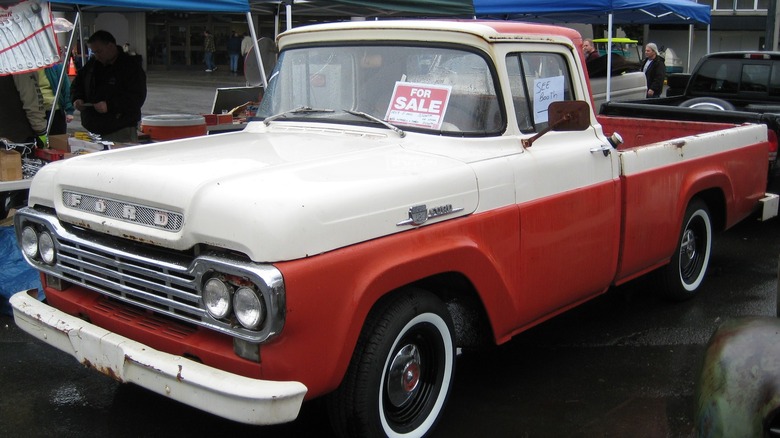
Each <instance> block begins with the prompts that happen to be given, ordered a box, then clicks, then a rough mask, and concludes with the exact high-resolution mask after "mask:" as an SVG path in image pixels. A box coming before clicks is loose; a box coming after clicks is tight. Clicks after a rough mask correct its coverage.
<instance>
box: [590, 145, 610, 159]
mask: <svg viewBox="0 0 780 438" xmlns="http://www.w3.org/2000/svg"><path fill="white" fill-rule="evenodd" d="M596 152H601V153H602V154H604V156H605V157H607V156H609V154H611V153H612V148H611V147H609V146H607V145H602V146H601V147H597V148H591V149H590V153H591V154H595V153H596Z"/></svg>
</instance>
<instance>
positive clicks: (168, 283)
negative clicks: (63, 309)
mask: <svg viewBox="0 0 780 438" xmlns="http://www.w3.org/2000/svg"><path fill="white" fill-rule="evenodd" d="M14 225H15V227H16V230H17V238H19V237H20V233H21V230H22V229H23V228H24V227H27V226H33V227H34V228H37V229H39V230H43V229H45V230H48V231H49V232H50V233H51V235H52V237H54V240H55V248H56V259H55V260H56V261H55V263H54V265H47V264H45V263H43V262H42V261H40V260H38V259H30V258H29V257H27V255H25V260H27V261H28V262H29V263H30V264H32V265H33V266H35V267H36V268H37V269H39V270H41V271H42V272H45V273H46V274H49V275H53V276H55V277H58V278H62V279H65V280H67V281H68V282H70V283H73V284H77V285H81V286H83V287H85V288H87V289H90V290H93V291H96V292H99V293H101V294H103V295H106V296H109V297H112V298H115V299H117V300H119V301H121V302H124V303H128V304H132V305H134V306H136V307H140V308H142V309H147V310H151V311H153V312H156V313H158V314H160V315H165V316H171V317H174V318H176V319H179V320H182V321H185V322H188V323H192V324H195V325H199V326H203V327H208V328H210V329H212V330H216V331H218V332H222V333H225V334H228V335H230V336H234V337H236V338H239V339H243V340H246V341H249V342H253V343H261V342H264V341H266V340H268V339H269V338H271V337H273V336H276V335H277V334H279V332H280V331H281V329H282V327H284V321H285V301H286V300H285V289H284V280H283V279H282V276H281V273H280V272H279V271H278V270H277V269H276V268H275V267H273V266H271V265H267V264H257V263H252V262H250V261H249V260H246V259H243V258H240V257H238V256H236V255H228V254H223V253H219V254H217V253H204V254H200V255H198V256H194V255H187V254H185V253H180V252H173V251H166V250H162V249H160V248H157V247H153V246H150V245H144V244H139V243H136V242H132V241H128V240H124V239H119V238H115V237H111V236H106V235H103V234H100V233H96V232H94V231H91V230H88V229H84V228H80V227H73V226H67V225H64V224H62V223H60V222H59V220H58V219H57V217H56V216H55V215H54V214H52V213H49V212H45V211H41V210H36V209H33V208H29V207H25V208H22V209H21V210H19V211H18V212H17V213H16V214H15V215H14ZM214 273H219V274H224V275H233V276H236V277H239V278H245V279H248V280H249V281H250V282H252V283H253V284H254V285H255V287H257V288H258V290H259V292H260V293H261V294H262V295H263V298H264V301H265V303H266V305H267V309H268V319H267V322H266V324H265V325H264V326H263V327H261V328H260V329H259V330H248V329H246V328H244V327H242V326H240V325H238V324H236V323H233V322H231V321H222V320H216V319H214V318H212V317H211V316H210V315H209V314H208V313H207V312H206V310H205V309H204V308H203V307H202V303H201V298H200V287H199V286H200V284H201V283H202V282H203V281H204V278H206V277H208V276H209V275H212V274H214Z"/></svg>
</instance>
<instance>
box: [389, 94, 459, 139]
mask: <svg viewBox="0 0 780 438" xmlns="http://www.w3.org/2000/svg"><path fill="white" fill-rule="evenodd" d="M451 92H452V87H450V86H448V85H430V84H415V83H411V82H396V83H395V88H394V89H393V98H392V99H391V101H390V106H389V107H388V108H387V114H386V115H385V120H386V121H388V122H390V123H398V124H401V125H407V126H417V127H421V128H430V129H441V124H442V122H443V121H444V113H445V112H446V111H447V104H448V103H449V100H450V93H451Z"/></svg>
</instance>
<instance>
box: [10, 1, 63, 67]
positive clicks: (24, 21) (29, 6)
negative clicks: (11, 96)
mask: <svg viewBox="0 0 780 438" xmlns="http://www.w3.org/2000/svg"><path fill="white" fill-rule="evenodd" d="M59 61H60V52H59V46H58V44H57V39H56V38H55V37H54V26H53V24H52V14H51V8H50V7H49V2H46V1H41V0H25V1H23V2H20V3H17V4H15V5H13V6H10V7H0V76H2V75H9V74H17V73H24V72H29V71H34V70H38V69H41V68H44V67H48V66H50V65H53V64H56V63H58V62H59Z"/></svg>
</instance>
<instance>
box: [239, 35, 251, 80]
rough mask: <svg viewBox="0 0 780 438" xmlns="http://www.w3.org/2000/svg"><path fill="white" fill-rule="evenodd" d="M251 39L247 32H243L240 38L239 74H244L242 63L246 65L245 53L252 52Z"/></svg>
mask: <svg viewBox="0 0 780 438" xmlns="http://www.w3.org/2000/svg"><path fill="white" fill-rule="evenodd" d="M252 47H253V44H252V37H250V36H249V33H248V32H244V37H243V38H241V60H240V62H241V73H244V63H246V55H247V53H249V52H251V51H252Z"/></svg>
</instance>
